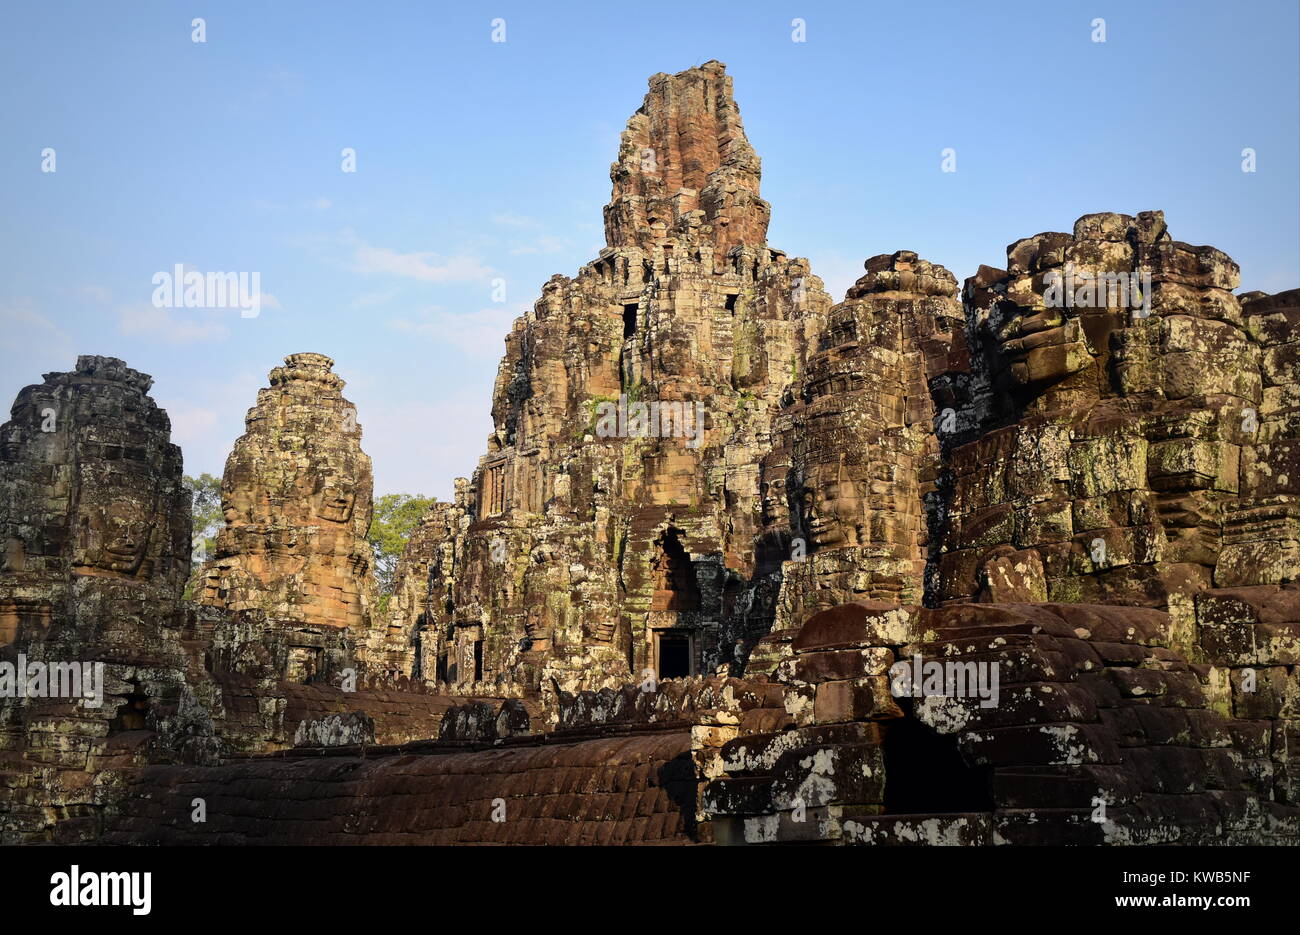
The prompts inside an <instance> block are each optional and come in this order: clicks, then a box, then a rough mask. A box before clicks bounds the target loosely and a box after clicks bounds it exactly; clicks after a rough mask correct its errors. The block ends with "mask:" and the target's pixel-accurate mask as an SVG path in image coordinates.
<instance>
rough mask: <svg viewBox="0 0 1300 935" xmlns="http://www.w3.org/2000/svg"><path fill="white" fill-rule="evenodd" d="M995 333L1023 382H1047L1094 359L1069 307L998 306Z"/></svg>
mask: <svg viewBox="0 0 1300 935" xmlns="http://www.w3.org/2000/svg"><path fill="white" fill-rule="evenodd" d="M998 312H1000V313H1001V314H1000V315H999V316H998V318H997V319H996V320H997V321H999V322H1000V324H997V325H995V326H994V331H993V336H994V339H995V341H996V343H997V346H998V349H999V352H1000V354H1001V356H1002V359H1003V361H1004V364H1005V366H1006V368H1007V370H1008V372H1009V373H1010V374H1011V378H1012V379H1013V380H1014V381H1015V382H1016V383H1018V384H1019V385H1021V386H1047V385H1051V384H1053V383H1059V382H1060V381H1062V380H1064V379H1065V378H1066V377H1068V376H1070V375H1071V374H1074V373H1078V372H1079V371H1080V370H1083V369H1084V368H1085V367H1087V366H1088V365H1089V364H1091V363H1092V361H1093V355H1092V354H1091V353H1090V352H1089V350H1088V346H1087V341H1086V339H1085V337H1084V332H1083V329H1082V327H1081V326H1080V323H1079V320H1078V319H1077V318H1073V317H1070V316H1069V315H1068V314H1067V310H1065V309H1061V308H1047V309H1041V310H1036V309H1033V308H1021V307H1019V306H1016V305H1014V304H1012V303H1010V302H1001V303H999V306H998Z"/></svg>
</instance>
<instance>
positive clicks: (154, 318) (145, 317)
mask: <svg viewBox="0 0 1300 935" xmlns="http://www.w3.org/2000/svg"><path fill="white" fill-rule="evenodd" d="M266 299H267V295H266V294H263V296H262V302H263V304H265V303H266ZM271 299H272V301H274V296H271ZM273 307H276V308H278V307H279V303H278V302H277V303H276V305H275V306H273ZM211 314H212V313H211V312H210V311H208V310H205V309H172V308H155V307H154V306H152V305H147V304H140V305H126V306H123V307H122V308H119V309H118V310H117V330H118V331H119V332H120V333H122V334H126V335H140V336H143V337H151V338H155V339H157V340H159V341H164V342H166V343H168V344H192V343H194V342H196V341H214V340H218V339H220V338H224V337H225V336H226V334H227V331H226V326H225V325H223V324H222V323H221V322H219V321H212V320H211V318H207V319H205V318H204V317H202V316H210V315H211Z"/></svg>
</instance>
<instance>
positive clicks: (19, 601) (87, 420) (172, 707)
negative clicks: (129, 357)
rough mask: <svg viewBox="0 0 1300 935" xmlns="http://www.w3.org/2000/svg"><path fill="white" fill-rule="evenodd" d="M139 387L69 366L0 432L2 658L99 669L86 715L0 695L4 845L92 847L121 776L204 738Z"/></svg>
mask: <svg viewBox="0 0 1300 935" xmlns="http://www.w3.org/2000/svg"><path fill="white" fill-rule="evenodd" d="M152 382H153V381H152V378H151V377H149V376H148V375H147V374H143V373H140V372H138V371H136V370H132V369H131V368H129V367H127V366H126V364H124V363H123V362H122V361H120V360H117V359H116V358H112V357H96V356H82V357H79V358H78V359H77V366H76V368H75V369H74V370H72V371H70V372H67V373H48V374H46V375H45V380H44V382H43V383H41V384H37V385H33V386H28V387H26V388H24V389H23V390H22V391H21V392H20V393H19V394H18V398H17V400H16V401H15V403H14V406H13V409H12V414H11V419H10V420H9V421H8V422H6V423H5V424H4V425H3V426H0V541H3V544H4V552H3V565H0V659H3V660H4V661H6V662H9V663H15V662H16V661H17V659H18V657H19V655H20V654H21V655H22V656H23V657H25V658H26V659H27V660H29V661H35V662H39V663H41V664H43V665H66V664H71V663H78V664H80V665H82V666H88V667H93V666H94V665H95V664H96V663H102V664H103V666H104V668H103V699H102V703H101V704H99V705H98V706H95V705H94V704H92V703H88V701H87V700H86V699H84V698H82V697H74V696H71V695H69V694H66V693H65V694H59V695H58V696H57V697H5V698H0V788H3V789H5V791H6V793H7V794H6V795H5V796H3V797H0V840H3V841H5V842H6V843H8V842H11V841H45V840H59V841H70V840H81V839H86V838H91V837H94V836H95V835H96V834H97V833H98V829H99V826H100V823H101V821H102V819H103V815H104V809H105V808H106V806H107V805H108V804H109V803H111V801H112V799H113V790H114V788H115V784H116V783H117V782H119V780H120V778H121V773H120V772H119V771H120V770H122V769H127V768H131V767H134V766H139V765H142V764H143V763H144V762H146V761H147V760H148V759H149V758H151V757H152V758H154V759H168V758H188V759H194V758H199V757H201V756H203V755H204V750H203V749H202V748H204V747H205V745H206V744H207V743H208V741H209V740H210V735H211V730H210V726H211V725H210V724H207V723H206V718H205V715H204V712H202V711H201V710H200V709H199V706H198V705H197V704H196V703H195V700H194V696H193V694H192V693H191V692H190V690H189V688H188V687H187V686H186V683H185V657H184V652H183V649H182V645H181V642H180V639H181V637H180V628H181V625H182V619H183V614H182V613H181V611H180V597H181V592H182V589H183V588H184V585H185V579H186V576H187V574H188V571H189V537H190V505H189V497H188V494H187V493H186V491H185V488H184V485H183V484H182V475H181V453H180V449H179V448H177V447H176V446H175V445H173V444H171V442H170V440H169V436H170V431H171V424H170V422H169V421H168V418H167V414H166V413H165V412H163V411H162V410H161V409H159V408H158V407H157V406H156V405H155V404H154V401H153V400H152V399H151V398H150V397H149V395H148V390H149V387H150V385H151V384H152ZM85 684H86V683H85V680H84V678H83V682H82V687H83V688H84V687H85ZM63 687H64V688H66V687H67V685H64V686H63ZM44 691H46V692H48V693H49V694H51V695H53V694H54V693H55V688H54V684H53V681H51V682H50V683H49V684H47V686H46V688H45V689H44ZM60 691H62V689H60ZM205 738H207V739H205Z"/></svg>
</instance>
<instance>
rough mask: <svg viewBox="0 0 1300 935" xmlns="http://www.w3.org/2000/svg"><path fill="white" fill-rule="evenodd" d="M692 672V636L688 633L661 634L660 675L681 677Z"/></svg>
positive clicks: (670, 677)
mask: <svg viewBox="0 0 1300 935" xmlns="http://www.w3.org/2000/svg"><path fill="white" fill-rule="evenodd" d="M690 674H691V637H690V634H687V633H660V634H659V677H660V678H661V679H680V678H685V677H686V676H688V675H690Z"/></svg>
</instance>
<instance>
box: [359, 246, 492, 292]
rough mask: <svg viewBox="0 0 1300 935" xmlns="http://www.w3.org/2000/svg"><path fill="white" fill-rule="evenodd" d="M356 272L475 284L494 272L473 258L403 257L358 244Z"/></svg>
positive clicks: (421, 253) (383, 248) (414, 254)
mask: <svg viewBox="0 0 1300 935" xmlns="http://www.w3.org/2000/svg"><path fill="white" fill-rule="evenodd" d="M353 263H354V267H353V268H354V269H355V270H356V271H357V272H359V273H367V274H372V275H373V274H379V275H388V276H400V277H403V278H405V279H415V280H419V281H420V282H432V283H449V282H473V281H474V280H482V279H486V278H487V277H489V276H491V275H492V268H491V267H489V266H487V265H485V264H484V263H483V262H482V261H481V260H480V259H478V258H477V257H473V256H466V255H461V256H451V257H446V256H442V255H440V254H437V253H433V252H428V251H425V252H416V253H401V252H399V251H397V250H393V249H391V248H390V247H376V246H372V245H371V244H368V243H363V242H362V241H360V240H356V241H355V248H354V252H353Z"/></svg>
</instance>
